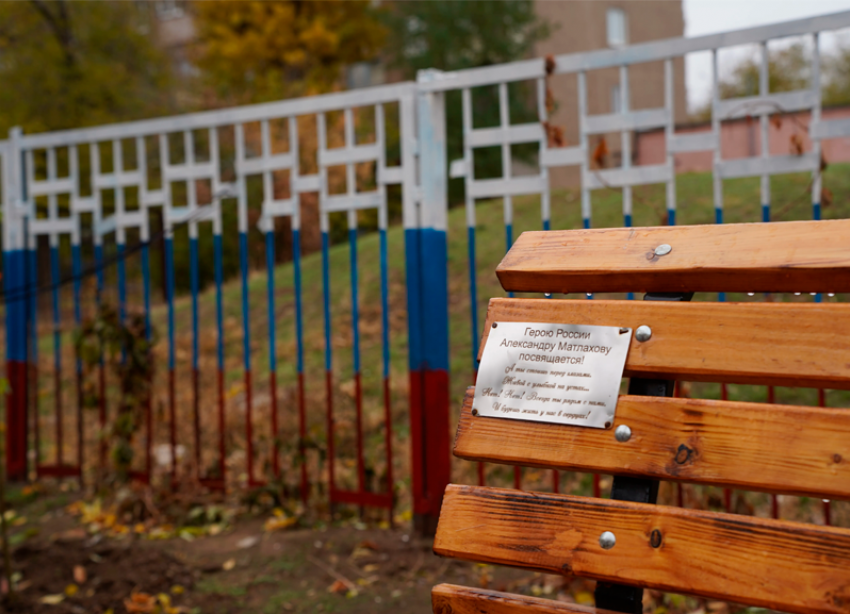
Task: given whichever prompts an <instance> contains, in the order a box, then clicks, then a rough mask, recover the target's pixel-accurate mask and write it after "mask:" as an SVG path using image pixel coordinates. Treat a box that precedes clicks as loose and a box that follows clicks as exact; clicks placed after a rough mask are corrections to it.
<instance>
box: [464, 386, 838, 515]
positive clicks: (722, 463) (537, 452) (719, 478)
mask: <svg viewBox="0 0 850 614" xmlns="http://www.w3.org/2000/svg"><path fill="white" fill-rule="evenodd" d="M474 391H475V389H474V388H469V389H468V390H467V392H466V397H465V399H464V402H463V409H462V410H461V415H460V422H459V424H458V428H457V438H456V440H455V447H454V454H455V456H457V457H459V458H463V459H466V460H472V461H482V462H493V463H503V464H507V465H524V466H528V467H541V468H546V469H549V468H553V469H564V470H571V471H588V472H593V473H607V474H614V475H631V476H637V477H653V478H656V479H660V480H675V481H682V482H698V483H703V484H712V485H715V486H726V487H730V488H740V489H743V490H758V491H765V492H774V493H785V494H793V495H801V496H813V497H819V498H828V499H850V411H849V410H847V409H829V408H822V407H797V406H794V405H766V404H762V403H739V402H734V401H710V400H703V399H668V398H660V397H637V396H621V397H620V399H619V401H618V403H617V413H616V416H615V418H614V425H613V426H612V428H610V429H606V430H603V429H593V428H586V427H581V426H570V425H562V424H545V423H542V422H530V421H524V420H512V419H508V418H489V417H484V416H473V415H472V397H473V394H474ZM621 424H625V425H627V426H628V427H629V428H630V429H631V431H632V436H631V438H630V439H629V440H628V441H626V442H619V441H617V440H616V438H615V437H614V429H616V427H617V426H619V425H621Z"/></svg>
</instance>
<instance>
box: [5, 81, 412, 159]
mask: <svg viewBox="0 0 850 614" xmlns="http://www.w3.org/2000/svg"><path fill="white" fill-rule="evenodd" d="M415 91H416V84H415V83H413V82H412V81H405V82H402V83H394V84H391V85H380V86H376V87H369V88H363V89H358V90H353V91H349V92H336V93H332V94H322V95H320V96H310V97H306V98H295V99H291V100H280V101H276V102H266V103H262V104H253V105H247V106H241V107H231V108H228V109H219V110H215V111H202V112H200V113H189V114H186V115H174V116H170V117H160V118H155V119H146V120H141V121H135V122H127V123H121V124H108V125H105V126H95V127H92V128H78V129H74V130H62V131H59V132H45V133H39V134H28V135H23V136H22V137H21V139H20V142H19V146H20V147H22V148H24V149H38V148H43V147H61V146H65V145H69V144H75V143H95V142H98V141H107V140H112V139H121V138H132V137H138V136H153V135H158V134H161V133H168V132H183V131H186V130H196V129H199V128H213V127H217V126H227V125H232V124H240V123H242V124H244V123H248V122H255V121H261V120H264V119H269V118H270V117H281V118H282V117H290V116H298V115H314V114H316V113H324V112H328V111H338V110H340V109H344V108H352V107H360V106H369V105H375V104H382V103H389V102H395V101H397V100H398V99H399V98H402V97H407V96H410V97H412V96H413V95H414V93H415Z"/></svg>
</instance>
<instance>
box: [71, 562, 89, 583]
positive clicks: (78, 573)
mask: <svg viewBox="0 0 850 614" xmlns="http://www.w3.org/2000/svg"><path fill="white" fill-rule="evenodd" d="M86 578H87V575H86V568H85V567H83V566H82V565H74V582H76V583H77V584H85V583H86Z"/></svg>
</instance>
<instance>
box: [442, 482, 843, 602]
mask: <svg viewBox="0 0 850 614" xmlns="http://www.w3.org/2000/svg"><path fill="white" fill-rule="evenodd" d="M604 531H611V532H613V533H614V535H615V536H616V545H615V546H614V547H613V548H611V549H610V550H604V549H603V548H602V547H601V546H600V545H599V536H600V535H601V534H602V533H603V532H604ZM656 532H657V533H656ZM653 533H655V537H654V538H653ZM653 539H654V540H656V543H657V542H658V541H660V544H659V545H658V547H653V546H652V541H653ZM434 552H435V553H436V554H438V555H441V556H450V557H455V558H461V559H468V560H473V561H481V562H485V563H495V564H500V565H511V566H515V567H524V568H529V569H535V570H539V571H543V572H549V573H570V574H575V575H577V576H584V577H590V578H596V579H598V580H603V581H609V582H618V583H622V584H631V585H636V586H645V587H649V588H654V589H658V590H663V591H673V592H678V593H691V594H696V595H701V596H704V597H710V598H715V599H723V600H728V601H735V602H738V603H744V604H750V605H755V606H762V607H768V608H775V609H779V610H782V611H785V612H797V613H800V614H827V613H829V614H833V613H836V614H837V613H839V612H841V613H844V614H846V612H847V611H848V607H850V531H847V530H846V529H838V528H835V527H821V526H815V525H805V524H800V523H794V522H785V521H780V520H766V519H761V518H752V517H747V516H735V515H731V514H718V513H714V512H701V511H695V510H685V509H680V508H672V507H666V506H660V505H647V504H642V503H631V502H625V501H611V500H605V499H593V498H590V497H574V496H566V495H550V494H544V493H530V492H520V491H516V490H507V489H501V488H482V487H473V486H457V485H450V486H449V487H448V488H447V489H446V494H445V497H444V498H443V507H442V511H441V514H440V522H439V526H438V528H437V536H436V538H435V540H434Z"/></svg>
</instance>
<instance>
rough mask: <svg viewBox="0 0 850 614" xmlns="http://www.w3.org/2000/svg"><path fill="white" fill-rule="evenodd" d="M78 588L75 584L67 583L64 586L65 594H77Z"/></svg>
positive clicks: (69, 595)
mask: <svg viewBox="0 0 850 614" xmlns="http://www.w3.org/2000/svg"><path fill="white" fill-rule="evenodd" d="M79 590H80V588H79V587H78V586H77V585H76V584H69V585H68V586H66V587H65V595H67V596H68V597H73V596H74V595H76V594H77V591H79Z"/></svg>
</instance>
